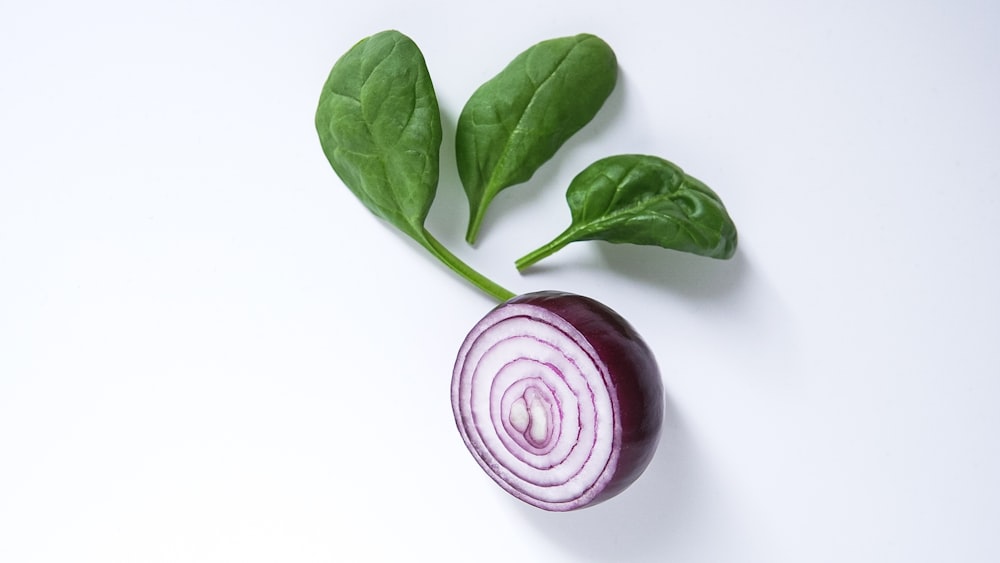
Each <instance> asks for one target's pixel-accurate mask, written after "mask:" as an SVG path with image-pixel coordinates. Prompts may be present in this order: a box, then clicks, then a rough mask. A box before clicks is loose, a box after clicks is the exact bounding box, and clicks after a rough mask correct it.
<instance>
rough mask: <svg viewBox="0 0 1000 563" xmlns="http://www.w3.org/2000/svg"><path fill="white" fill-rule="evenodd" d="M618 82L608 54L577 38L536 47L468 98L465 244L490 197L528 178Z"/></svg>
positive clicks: (458, 145) (460, 142) (463, 140)
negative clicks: (467, 214)
mask: <svg viewBox="0 0 1000 563" xmlns="http://www.w3.org/2000/svg"><path fill="white" fill-rule="evenodd" d="M617 74H618V63H617V60H616V58H615V54H614V51H612V50H611V47H609V46H608V44H607V43H605V42H604V41H603V40H601V39H600V38H598V37H596V36H594V35H589V34H581V35H576V36H573V37H561V38H557V39H550V40H547V41H542V42H541V43H538V44H536V45H534V46H533V47H531V48H529V49H528V50H526V51H524V52H523V53H521V54H520V55H518V56H517V57H516V58H515V59H514V60H513V61H512V62H511V63H510V64H509V65H508V66H507V67H506V68H504V69H503V70H502V71H500V73H499V74H497V75H496V76H495V77H494V78H492V79H490V80H489V81H487V82H486V83H485V84H483V85H482V86H480V87H479V89H477V90H476V91H475V93H473V94H472V97H471V98H470V99H469V101H468V102H467V103H466V104H465V107H464V108H463V109H462V113H461V115H460V116H459V118H458V126H457V131H456V133H455V155H456V159H457V162H458V172H459V177H460V178H461V180H462V184H463V186H464V187H465V192H466V195H467V196H468V199H469V228H468V231H467V233H466V240H468V241H469V243H470V244H471V243H473V242H475V239H476V236H477V234H478V232H479V228H480V225H481V224H482V221H483V216H484V215H485V213H486V208H487V207H488V206H489V204H490V202H491V201H492V200H493V198H494V196H496V194H497V193H498V192H500V191H501V190H503V189H505V188H507V187H510V186H512V185H515V184H519V183H522V182H525V181H527V180H528V179H529V178H531V176H532V175H533V174H534V173H535V171H536V170H538V168H539V167H540V166H541V165H542V164H544V163H545V162H546V161H548V160H549V159H550V158H552V155H554V154H555V152H556V151H557V150H558V149H559V147H560V146H562V145H563V143H565V142H566V140H567V139H569V138H570V137H571V136H572V135H573V134H574V133H576V132H577V131H579V130H580V129H581V128H582V127H583V126H584V125H586V124H587V123H588V122H589V121H590V120H591V119H592V118H593V117H594V115H595V114H596V113H597V111H598V110H599V109H600V108H601V106H602V105H603V104H604V101H605V100H606V99H607V98H608V96H609V95H610V94H611V91H612V90H613V89H614V87H615V81H616V80H617Z"/></svg>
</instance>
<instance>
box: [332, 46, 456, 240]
mask: <svg viewBox="0 0 1000 563" xmlns="http://www.w3.org/2000/svg"><path fill="white" fill-rule="evenodd" d="M316 130H317V132H318V133H319V140H320V144H321V145H322V147H323V152H324V153H325V154H326V157H327V159H328V160H329V161H330V165H331V166H333V169H334V171H335V172H336V173H337V175H338V176H340V179H341V180H342V181H343V182H344V184H345V185H346V186H347V187H348V188H350V190H351V191H352V192H354V195H356V196H357V197H358V199H360V200H361V202H362V203H364V204H365V206H366V207H368V209H370V210H371V211H372V213H374V214H375V215H378V216H379V217H381V218H383V219H385V220H386V221H389V222H390V223H392V224H393V225H395V226H396V227H397V228H399V229H400V230H402V231H403V232H405V233H406V234H408V235H410V236H411V237H414V238H416V239H418V240H419V239H420V238H421V237H422V236H423V235H422V232H423V225H424V221H425V219H426V218H427V213H428V211H429V210H430V206H431V202H433V200H434V195H435V193H436V191H437V184H438V174H439V154H440V149H441V114H440V111H439V109H438V102H437V97H436V96H435V94H434V86H433V84H432V83H431V78H430V74H429V73H428V71H427V65H426V64H425V62H424V57H423V54H421V52H420V49H419V48H418V47H417V46H416V44H415V43H414V42H413V41H412V40H411V39H410V38H409V37H407V36H405V35H403V34H402V33H399V32H398V31H393V30H389V31H383V32H381V33H377V34H375V35H372V36H371V37H368V38H365V39H362V40H361V41H359V42H358V43H357V44H356V45H355V46H354V47H353V48H351V50H349V51H348V52H347V53H346V54H344V56H342V57H341V58H340V59H339V60H338V61H337V62H336V64H334V66H333V69H332V70H331V71H330V76H329V77H328V78H327V80H326V84H325V85H324V86H323V92H322V94H321V95H320V100H319V107H318V108H317V110H316Z"/></svg>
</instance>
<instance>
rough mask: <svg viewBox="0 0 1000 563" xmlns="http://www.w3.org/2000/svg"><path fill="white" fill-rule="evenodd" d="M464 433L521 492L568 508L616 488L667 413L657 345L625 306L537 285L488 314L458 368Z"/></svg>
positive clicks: (457, 405)
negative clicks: (621, 310) (626, 314)
mask: <svg viewBox="0 0 1000 563" xmlns="http://www.w3.org/2000/svg"><path fill="white" fill-rule="evenodd" d="M452 407H453V409H454V413H455V421H456V424H457V425H458V429H459V432H460V433H461V435H462V439H463V440H464V441H465V444H466V446H467V447H468V448H469V451H470V452H471V453H472V454H473V457H475V459H476V461H477V462H479V465H480V466H481V467H482V468H483V470H484V471H485V472H486V473H487V474H489V475H490V477H492V478H493V480H494V481H496V482H497V483H498V484H499V485H500V486H501V487H503V488H504V489H505V490H506V491H507V492H509V493H510V494H512V495H514V496H515V497H517V498H519V499H521V500H523V501H525V502H527V503H529V504H532V505H534V506H537V507H539V508H543V509H545V510H552V511H566V510H573V509H577V508H582V507H584V506H590V505H593V504H596V503H598V502H601V501H603V500H606V499H608V498H611V497H612V496H614V495H616V494H618V493H619V492H621V491H622V490H624V489H625V488H626V487H627V486H628V485H629V484H631V483H632V482H633V481H634V480H635V479H636V478H637V477H638V476H639V475H640V474H641V473H642V472H643V470H644V469H645V468H646V466H647V465H648V463H649V461H650V459H651V458H652V456H653V453H654V451H655V449H656V443H657V441H658V437H659V432H660V426H661V424H662V419H663V385H662V383H661V381H660V374H659V370H658V368H657V365H656V361H655V359H654V358H653V355H652V352H651V351H650V350H649V348H648V347H647V346H646V344H645V343H644V342H643V341H642V339H641V338H640V337H639V335H638V333H636V332H635V330H634V329H633V328H632V327H631V326H630V325H629V324H628V323H627V322H626V321H625V320H624V319H623V318H622V317H620V316H619V315H618V314H617V313H615V312H614V311H612V310H611V309H609V308H607V307H606V306H604V305H602V304H601V303H598V302H597V301H594V300H593V299H589V298H586V297H581V296H579V295H573V294H569V293H560V292H551V291H549V292H538V293H530V294H526V295H522V296H519V297H515V298H514V299H511V300H510V301H507V302H506V303H503V304H502V305H500V306H499V307H497V308H496V309H494V310H493V311H491V312H490V313H489V314H487V315H486V316H485V317H484V318H483V319H482V320H481V321H480V322H479V323H478V324H477V325H476V326H475V327H474V328H473V329H472V331H471V332H470V333H469V335H468V337H466V340H465V342H464V343H463V344H462V347H461V349H460V350H459V353H458V359H457V360H456V363H455V372H454V375H453V378H452Z"/></svg>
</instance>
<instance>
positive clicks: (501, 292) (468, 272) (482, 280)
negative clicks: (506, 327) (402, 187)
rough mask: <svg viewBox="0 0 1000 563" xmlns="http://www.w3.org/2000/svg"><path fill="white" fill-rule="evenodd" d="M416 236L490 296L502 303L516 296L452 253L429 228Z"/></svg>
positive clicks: (433, 252)
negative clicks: (428, 230)
mask: <svg viewBox="0 0 1000 563" xmlns="http://www.w3.org/2000/svg"><path fill="white" fill-rule="evenodd" d="M415 238H416V239H417V242H419V243H420V244H421V245H422V246H423V247H424V248H426V249H427V250H428V251H430V253H431V254H433V255H434V256H435V257H436V258H437V259H438V260H440V261H441V262H442V263H443V264H444V265H445V266H448V267H449V268H451V270H452V271H453V272H455V273H456V274H458V275H460V276H462V277H463V278H465V279H466V280H467V281H469V283H471V284H472V285H474V286H476V287H478V288H479V289H480V290H482V291H483V292H484V293H486V294H487V295H489V296H490V297H493V298H494V299H496V300H497V301H500V302H501V303H502V302H504V301H507V300H509V299H511V298H513V297H514V295H515V294H514V293H513V292H511V291H509V290H507V289H505V288H503V287H502V286H500V285H498V284H497V283H495V282H494V281H493V280H491V279H489V278H487V277H486V276H484V275H482V274H480V273H479V272H477V271H476V270H474V269H472V267H471V266H469V265H468V264H466V263H465V262H463V261H462V260H460V259H459V258H458V257H457V256H455V255H454V254H452V253H451V251H450V250H448V249H447V248H445V246H444V245H442V244H441V243H440V242H438V240H437V239H436V238H434V236H433V235H431V234H430V233H429V232H427V229H422V231H421V236H420V237H415Z"/></svg>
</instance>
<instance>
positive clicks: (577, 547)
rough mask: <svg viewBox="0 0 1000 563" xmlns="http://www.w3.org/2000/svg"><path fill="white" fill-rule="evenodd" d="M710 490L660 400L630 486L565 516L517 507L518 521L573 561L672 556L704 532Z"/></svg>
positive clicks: (672, 410) (676, 419)
mask: <svg viewBox="0 0 1000 563" xmlns="http://www.w3.org/2000/svg"><path fill="white" fill-rule="evenodd" d="M711 487H712V484H711V483H709V482H708V472H707V471H703V464H702V461H701V460H700V459H699V455H698V453H697V451H696V448H695V446H694V444H693V442H692V440H691V437H690V434H689V432H688V430H687V428H686V427H685V424H684V422H683V420H681V417H680V415H679V412H678V411H677V408H676V406H675V405H674V404H673V402H672V401H671V400H670V398H669V396H668V397H667V398H666V412H665V418H664V426H663V434H662V435H661V438H660V444H659V447H658V450H657V452H656V456H655V457H654V459H653V462H652V463H651V464H650V466H649V467H648V468H647V469H646V471H645V473H643V475H641V476H640V477H639V479H638V480H637V481H636V482H635V483H633V485H632V486H631V487H630V488H629V489H627V490H626V491H624V492H623V493H621V494H620V495H618V496H617V497H614V498H612V499H610V500H608V501H606V502H604V503H602V504H599V505H596V506H592V507H589V508H586V509H582V510H579V511H575V512H569V513H550V512H545V511H542V510H538V509H536V508H533V507H529V506H527V505H523V506H520V510H521V511H522V512H523V514H524V517H525V519H526V520H528V521H529V522H530V523H531V525H532V526H533V527H534V528H536V529H537V530H538V531H539V532H540V533H541V534H542V535H544V536H546V537H547V538H548V539H549V540H550V541H552V542H554V543H556V544H558V545H559V546H560V548H561V549H563V550H565V552H566V553H567V554H569V555H570V560H573V561H633V560H642V559H643V556H649V555H651V554H663V553H670V552H675V550H677V549H682V548H683V546H684V545H689V541H690V539H691V537H692V536H695V535H698V534H697V532H698V530H699V529H704V526H703V525H702V523H701V522H700V519H701V518H702V516H701V515H703V513H704V510H705V507H706V505H710V504H711V503H709V502H706V496H710V495H707V491H708V490H709V489H710V488H711Z"/></svg>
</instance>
